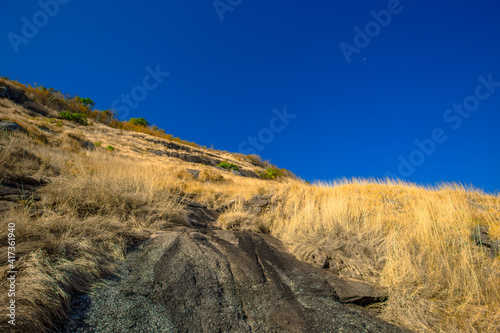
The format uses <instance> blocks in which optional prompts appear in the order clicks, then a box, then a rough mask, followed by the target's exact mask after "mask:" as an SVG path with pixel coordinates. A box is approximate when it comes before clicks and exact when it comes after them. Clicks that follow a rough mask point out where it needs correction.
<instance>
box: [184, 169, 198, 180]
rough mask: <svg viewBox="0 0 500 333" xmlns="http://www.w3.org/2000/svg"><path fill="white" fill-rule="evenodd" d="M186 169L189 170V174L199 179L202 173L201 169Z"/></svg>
mask: <svg viewBox="0 0 500 333" xmlns="http://www.w3.org/2000/svg"><path fill="white" fill-rule="evenodd" d="M186 171H187V172H188V173H189V174H191V175H193V177H194V178H195V179H198V177H199V175H200V170H195V169H186Z"/></svg>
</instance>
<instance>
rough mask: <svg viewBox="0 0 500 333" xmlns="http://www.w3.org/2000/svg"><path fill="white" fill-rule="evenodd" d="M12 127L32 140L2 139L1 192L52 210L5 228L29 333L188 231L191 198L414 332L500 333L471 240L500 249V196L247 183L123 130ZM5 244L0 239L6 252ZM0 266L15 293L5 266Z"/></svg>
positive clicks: (494, 264)
mask: <svg viewBox="0 0 500 333" xmlns="http://www.w3.org/2000/svg"><path fill="white" fill-rule="evenodd" d="M8 116H9V117H10V118H12V120H15V121H18V122H20V123H21V124H22V126H23V128H27V129H28V130H29V131H28V132H29V134H28V135H24V134H17V135H7V134H2V135H0V181H6V180H7V181H23V180H26V179H30V182H32V183H33V182H35V183H37V182H38V183H39V184H40V185H41V186H42V185H43V186H42V187H40V196H41V201H23V202H18V204H19V205H20V207H21V209H19V210H13V211H12V212H10V214H8V215H7V216H4V217H2V218H1V221H0V228H3V230H6V226H7V225H8V223H10V222H15V223H16V238H17V240H18V245H19V247H17V248H16V252H17V254H18V256H19V262H18V265H19V266H18V269H19V271H20V272H21V273H20V275H19V277H18V278H19V279H18V283H19V292H20V293H19V295H18V300H19V303H18V304H19V306H20V309H21V310H20V311H19V312H18V314H19V318H18V319H19V323H20V324H21V323H24V326H22V327H24V331H28V332H44V331H47V330H48V327H50V326H51V325H53V324H54V323H57V322H58V321H61V320H63V319H64V318H65V315H66V312H65V311H66V310H67V309H68V306H69V302H70V300H71V297H72V295H74V294H75V293H78V292H85V291H86V290H88V288H89V287H90V286H91V284H92V283H93V282H95V281H97V280H98V279H100V278H102V277H104V276H106V275H109V274H112V273H113V262H114V261H115V260H119V259H122V258H123V256H124V253H125V251H126V250H127V249H128V248H130V247H131V246H132V245H133V244H135V243H136V242H140V241H142V240H144V239H146V238H147V237H148V235H149V234H150V233H151V232H154V231H155V230H162V229H165V228H168V227H169V226H172V225H175V224H179V223H180V224H182V223H183V221H184V218H185V212H184V210H183V208H182V207H181V206H180V205H179V204H178V200H177V199H178V197H183V196H186V197H189V198H191V199H194V200H196V201H199V202H201V203H204V204H206V205H208V206H209V207H212V208H215V207H219V206H221V205H223V204H225V203H227V202H228V201H229V200H231V199H236V204H235V205H234V206H233V207H232V208H231V209H229V210H228V211H227V212H226V213H224V214H222V215H221V216H220V218H219V223H220V225H221V226H223V227H226V228H230V229H244V230H251V231H256V232H269V233H271V234H272V235H274V236H276V237H278V238H279V239H281V240H282V241H283V242H284V243H285V244H287V245H288V246H289V248H290V250H291V251H292V252H293V253H294V254H295V255H296V256H297V257H298V258H300V259H302V260H304V261H308V262H315V261H317V260H318V258H322V257H324V256H326V257H328V258H329V262H330V269H331V270H333V271H334V272H335V273H337V274H339V275H340V276H344V277H354V278H357V279H361V280H365V281H367V282H371V283H376V284H379V285H381V286H383V287H385V288H387V290H388V292H389V294H390V297H389V300H388V301H387V302H386V303H385V304H383V305H382V306H381V307H380V313H381V316H382V317H383V318H384V319H386V320H389V321H391V322H394V323H396V324H398V325H402V326H405V327H408V328H411V329H413V330H416V331H420V330H424V331H431V332H459V331H460V332H496V331H499V327H500V310H499V309H500V295H499V294H500V292H499V289H500V260H499V258H498V257H497V258H491V257H489V256H488V254H487V253H485V252H484V251H483V250H482V249H481V248H479V247H478V246H476V245H475V244H473V243H472V242H471V240H470V231H471V228H472V227H473V226H475V225H488V226H489V227H490V234H491V236H492V237H493V238H496V239H500V198H499V196H498V195H496V196H494V195H488V194H485V193H482V192H481V191H478V190H476V189H473V188H465V187H463V186H459V185H443V186H439V187H436V188H425V187H419V186H415V185H412V184H407V183H402V182H399V183H398V182H385V181H366V180H350V181H343V182H339V183H335V184H332V183H318V184H314V185H308V184H305V183H303V182H301V181H296V180H290V181H284V182H273V181H264V180H259V179H252V178H245V177H239V176H235V175H233V174H231V173H228V172H224V171H220V170H216V169H214V168H210V167H205V166H202V165H192V164H189V163H185V162H181V161H176V160H174V159H170V158H164V157H157V156H152V155H147V154H143V153H133V152H132V151H131V150H127V149H126V148H127V145H128V146H131V145H133V146H134V147H136V148H144V147H141V145H143V146H144V145H146V144H148V143H145V141H144V140H142V139H141V138H140V137H133V136H131V135H128V134H127V133H126V132H124V134H123V135H117V134H116V133H115V132H116V131H117V130H115V129H110V130H109V131H103V130H102V129H101V127H100V126H101V125H100V124H95V125H94V126H86V127H78V128H72V127H70V126H69V125H66V124H65V125H64V127H63V128H62V131H64V133H62V135H60V134H61V133H56V134H54V135H49V134H46V133H41V132H40V130H39V129H37V128H38V127H37V126H39V125H40V124H42V122H41V120H39V119H34V120H33V119H29V118H26V117H24V116H23V115H22V113H19V114H17V113H15V112H14V111H12V112H11V113H10V114H9V115H8ZM39 123H40V124H39ZM47 126H49V125H47ZM75 126H76V125H75ZM50 128H51V129H54V130H55V128H53V126H52V127H50ZM75 131H78V132H81V136H82V138H84V139H86V140H90V141H97V140H99V141H102V142H106V144H108V143H110V144H113V145H114V146H117V150H116V151H114V152H107V151H105V150H104V148H102V147H101V148H99V147H98V148H96V150H95V151H87V150H84V149H82V148H81V147H80V146H78V145H77V144H75V142H73V141H71V140H70V139H71V137H70V135H69V134H71V132H75ZM66 132H67V133H66ZM118 138H120V140H118ZM139 150H141V151H144V149H139ZM211 153H217V154H219V153H220V152H214V151H212V152H211ZM220 154H223V153H220ZM186 168H196V169H199V170H201V171H202V172H201V173H200V175H201V177H200V178H198V179H195V178H194V177H191V176H190V175H189V174H188V173H186V172H183V170H185V169H186ZM257 194H261V195H262V194H264V195H268V194H272V195H273V204H272V207H273V209H271V210H269V211H267V212H266V213H264V214H262V215H260V216H255V215H253V214H251V213H249V212H248V211H246V210H245V209H244V208H243V204H242V203H243V202H244V201H245V200H248V199H249V198H251V197H252V196H254V195H257ZM5 241H6V234H5V233H3V232H2V233H0V242H1V244H5ZM1 251H3V252H5V249H4V248H2V249H1ZM0 264H1V265H2V268H1V269H0V279H1V281H2V282H1V283H3V284H5V279H4V278H5V272H6V266H5V264H6V263H5V262H0ZM3 287H5V285H2V288H3ZM6 302H7V298H6V295H5V294H1V295H0V308H1V309H2V310H1V313H0V315H1V316H2V317H1V319H0V320H1V322H0V327H1V328H6V327H9V326H6V325H7V324H6V323H5V321H4V319H5V318H7V317H6V316H4V312H5V310H4V309H5V308H6V306H5V305H6Z"/></svg>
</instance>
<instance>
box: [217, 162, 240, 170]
mask: <svg viewBox="0 0 500 333" xmlns="http://www.w3.org/2000/svg"><path fill="white" fill-rule="evenodd" d="M217 166H218V167H221V168H224V169H226V170H236V171H239V170H240V167H239V166H237V165H236V164H233V163H229V162H227V161H224V162H221V163H219V165H217Z"/></svg>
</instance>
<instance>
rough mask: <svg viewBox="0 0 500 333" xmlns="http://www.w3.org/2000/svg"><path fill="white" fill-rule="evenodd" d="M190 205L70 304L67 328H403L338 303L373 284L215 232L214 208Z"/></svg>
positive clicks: (358, 298)
mask: <svg viewBox="0 0 500 333" xmlns="http://www.w3.org/2000/svg"><path fill="white" fill-rule="evenodd" d="M256 201H257V199H256ZM259 202H261V201H259ZM186 204H188V206H187V209H188V211H189V218H188V223H187V224H182V225H181V224H179V225H178V226H174V227H172V228H171V229H169V230H165V231H162V232H159V233H157V234H155V235H153V236H152V238H151V239H150V240H149V241H148V242H147V243H145V244H143V245H141V246H140V247H139V248H138V249H137V250H136V251H133V252H132V253H130V254H129V255H128V259H127V261H125V262H122V263H121V264H120V265H121V267H120V274H119V276H117V277H115V278H114V279H111V280H109V281H108V282H107V283H106V285H104V286H102V287H100V288H97V289H95V290H94V291H93V292H92V293H91V294H90V297H89V296H87V295H83V296H81V297H79V298H77V299H76V300H75V301H74V307H73V309H74V310H75V314H74V316H73V322H72V323H71V324H70V325H69V326H68V328H67V329H68V332H102V333H106V332H141V333H143V332H331V331H342V332H403V331H404V330H402V329H401V328H398V327H396V326H394V325H391V324H389V323H386V322H384V321H382V320H380V319H378V318H375V317H373V316H371V315H370V314H369V313H368V312H366V311H364V310H361V309H357V308H352V307H348V306H346V305H344V303H355V304H361V305H365V304H367V303H369V302H373V301H382V300H384V299H385V297H386V295H382V294H381V293H378V291H377V290H375V289H374V288H372V287H371V286H369V285H367V284H365V283H363V282H359V281H351V280H342V279H339V278H337V277H335V276H333V275H332V274H331V273H330V272H328V271H326V270H323V269H320V268H317V267H314V266H312V265H309V264H306V263H304V262H300V261H299V260H297V259H296V258H295V257H294V256H293V255H291V254H290V253H288V252H287V251H286V249H285V247H284V246H283V244H282V243H281V242H279V241H278V240H277V239H275V238H273V237H271V236H268V235H261V234H256V233H251V232H242V231H229V230H218V229H216V228H215V227H214V223H215V221H216V219H217V215H218V213H217V212H216V211H215V210H210V209H207V208H203V207H202V205H196V204H193V202H189V203H188V202H186Z"/></svg>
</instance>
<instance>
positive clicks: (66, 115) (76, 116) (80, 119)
mask: <svg viewBox="0 0 500 333" xmlns="http://www.w3.org/2000/svg"><path fill="white" fill-rule="evenodd" d="M59 116H61V118H62V119H66V120H70V121H73V122H75V123H79V124H82V125H88V122H87V115H85V114H83V113H71V112H69V111H64V112H61V113H60V114H59Z"/></svg>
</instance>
